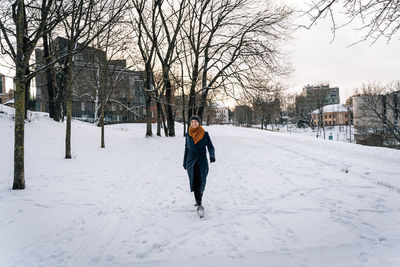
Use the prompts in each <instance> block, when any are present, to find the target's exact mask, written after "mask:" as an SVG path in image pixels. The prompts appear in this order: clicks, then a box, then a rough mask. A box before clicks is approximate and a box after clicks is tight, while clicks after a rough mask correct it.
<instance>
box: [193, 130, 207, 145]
mask: <svg viewBox="0 0 400 267" xmlns="http://www.w3.org/2000/svg"><path fill="white" fill-rule="evenodd" d="M205 132H206V131H205V130H204V129H203V127H201V125H199V126H198V127H197V128H192V127H189V135H190V136H191V137H192V138H193V141H194V143H195V144H197V142H199V141H200V140H201V139H203V137H204V134H205Z"/></svg>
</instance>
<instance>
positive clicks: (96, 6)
mask: <svg viewBox="0 0 400 267" xmlns="http://www.w3.org/2000/svg"><path fill="white" fill-rule="evenodd" d="M126 4H127V0H120V1H110V0H102V1H98V2H94V1H87V0H72V1H70V2H69V5H68V6H65V9H64V10H69V9H70V10H72V11H73V12H68V11H67V12H68V13H69V14H70V15H69V16H68V17H67V19H66V20H64V21H63V25H64V31H65V35H66V36H67V39H68V43H67V47H66V48H67V49H66V55H67V56H66V59H65V60H64V62H63V72H64V73H63V86H64V87H65V92H66V94H65V100H66V115H67V116H66V117H67V123H66V137H65V158H66V159H70V158H71V119H72V95H73V87H72V82H73V79H72V78H73V77H72V68H73V65H74V57H73V54H75V53H76V52H77V51H78V50H80V49H83V48H84V47H86V46H87V45H88V44H90V43H91V42H92V40H94V39H95V38H96V37H97V36H99V35H100V34H101V33H102V32H104V31H106V30H107V27H108V25H109V24H110V23H113V22H115V21H116V20H118V19H120V17H121V13H122V12H123V11H124V10H125V8H126ZM109 14H112V15H109ZM99 25H100V26H99ZM94 26H97V27H94Z"/></svg>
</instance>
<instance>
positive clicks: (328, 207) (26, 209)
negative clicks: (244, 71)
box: [0, 109, 400, 266]
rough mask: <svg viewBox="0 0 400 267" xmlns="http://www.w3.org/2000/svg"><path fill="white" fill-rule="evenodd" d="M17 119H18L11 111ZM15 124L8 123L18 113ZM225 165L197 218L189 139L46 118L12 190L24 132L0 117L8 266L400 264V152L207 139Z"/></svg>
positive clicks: (3, 242)
mask: <svg viewBox="0 0 400 267" xmlns="http://www.w3.org/2000/svg"><path fill="white" fill-rule="evenodd" d="M7 110H8V109H7ZM8 113H10V111H9V110H8ZM205 128H206V130H208V131H209V133H210V136H211V138H212V141H213V143H214V146H215V149H216V163H213V164H212V165H211V166H210V173H209V177H208V181H207V187H206V191H205V193H204V206H205V211H206V217H205V218H204V219H203V220H201V219H199V217H198V216H197V214H196V212H195V208H194V206H193V204H194V199H193V195H192V193H190V192H189V185H188V179H187V175H186V172H185V170H184V169H183V168H182V158H183V148H184V139H183V138H182V137H181V133H182V128H181V126H180V125H179V124H178V125H177V133H178V137H174V138H165V137H162V138H160V137H153V138H148V139H146V138H145V137H144V133H145V125H144V124H125V125H112V126H108V127H107V128H106V148H105V149H101V148H99V144H100V129H99V128H97V127H95V126H93V125H90V124H86V123H82V122H77V121H74V122H73V124H72V150H73V159H70V160H65V159H64V158H63V156H64V138H65V136H64V134H65V124H63V123H57V122H54V121H51V120H50V119H48V118H47V116H46V115H45V114H43V113H34V114H33V115H32V120H31V122H28V123H26V127H25V129H26V138H25V144H26V153H25V159H26V169H25V173H26V185H27V188H26V189H25V190H23V191H12V190H10V188H11V186H12V179H13V178H12V168H13V121H12V119H11V118H10V115H7V114H5V113H0V149H1V154H0V266H400V254H399V251H400V231H399V229H400V175H399V173H400V164H399V163H400V151H398V150H391V149H387V148H377V147H364V146H360V145H355V144H348V143H344V142H330V141H328V140H321V139H316V138H310V137H304V136H300V135H289V134H281V133H275V132H270V131H260V130H257V129H246V128H239V127H233V126H210V127H205Z"/></svg>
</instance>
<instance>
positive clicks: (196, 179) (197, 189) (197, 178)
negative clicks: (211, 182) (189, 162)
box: [193, 162, 203, 205]
mask: <svg viewBox="0 0 400 267" xmlns="http://www.w3.org/2000/svg"><path fill="white" fill-rule="evenodd" d="M193 191H194V198H195V199H196V203H197V204H198V205H201V198H202V196H203V194H202V193H201V174H200V168H199V164H198V163H197V162H196V163H195V164H194V170H193Z"/></svg>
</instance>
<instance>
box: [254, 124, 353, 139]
mask: <svg viewBox="0 0 400 267" xmlns="http://www.w3.org/2000/svg"><path fill="white" fill-rule="evenodd" d="M258 128H261V126H259V127H258ZM267 130H269V131H275V132H280V133H288V134H292V135H303V136H310V137H314V138H320V139H324V131H323V128H319V129H318V128H315V129H312V128H311V127H307V128H299V127H297V126H296V125H295V124H278V125H272V124H269V125H268V126H267ZM330 138H331V139H330ZM325 139H326V140H333V141H341V142H348V143H350V141H351V143H355V140H354V127H353V125H352V126H351V129H350V127H349V126H347V125H336V126H325Z"/></svg>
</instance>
